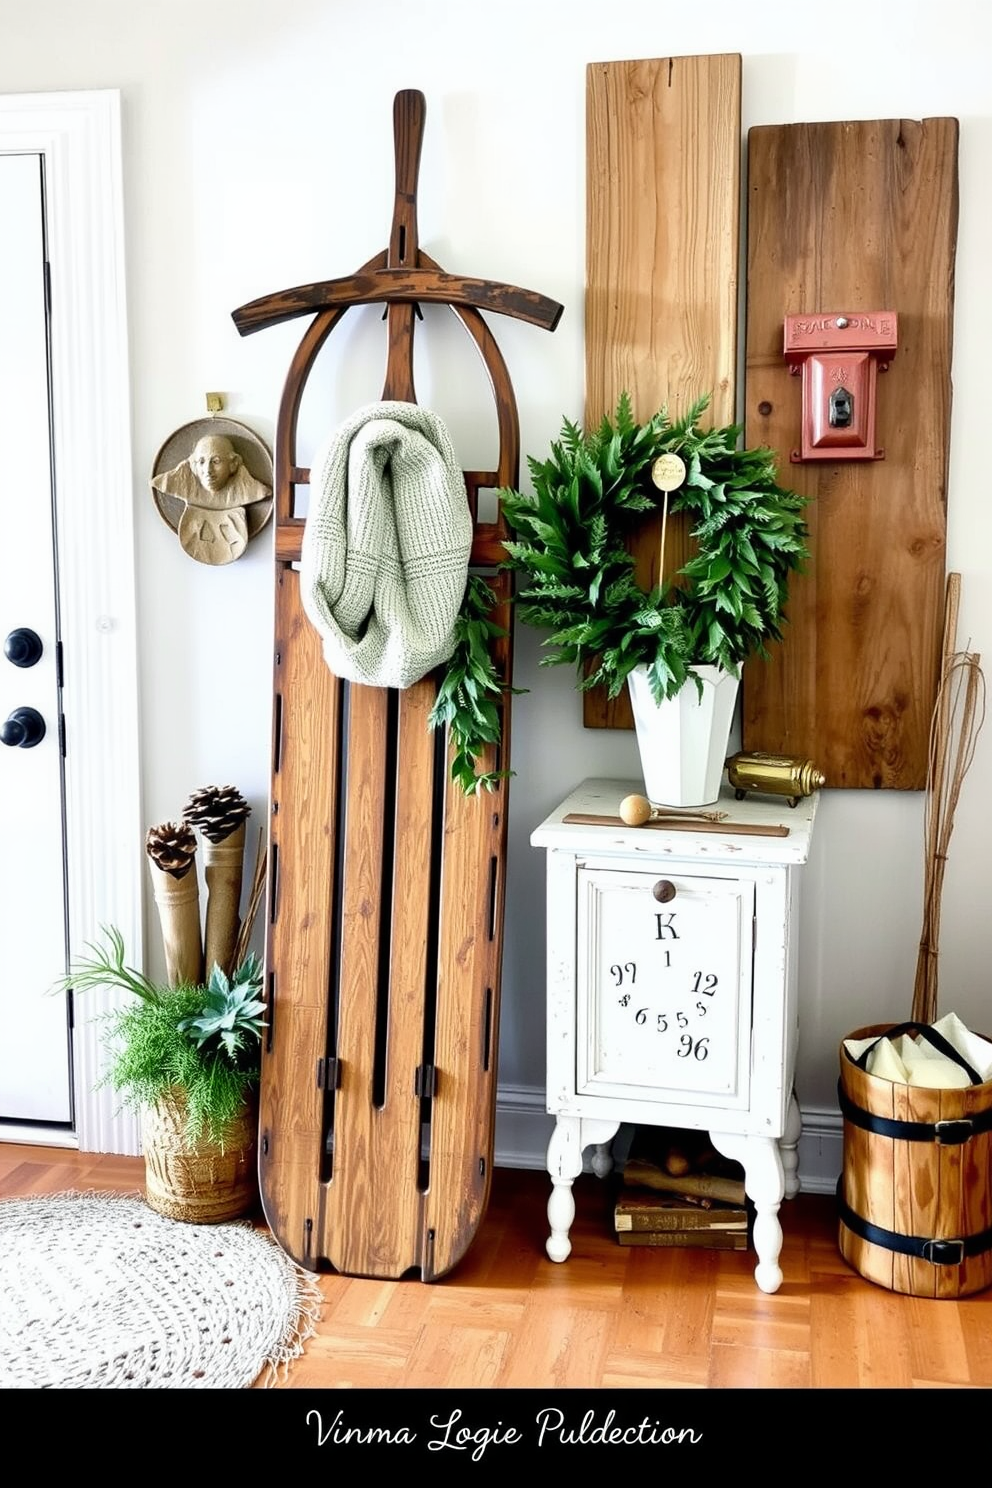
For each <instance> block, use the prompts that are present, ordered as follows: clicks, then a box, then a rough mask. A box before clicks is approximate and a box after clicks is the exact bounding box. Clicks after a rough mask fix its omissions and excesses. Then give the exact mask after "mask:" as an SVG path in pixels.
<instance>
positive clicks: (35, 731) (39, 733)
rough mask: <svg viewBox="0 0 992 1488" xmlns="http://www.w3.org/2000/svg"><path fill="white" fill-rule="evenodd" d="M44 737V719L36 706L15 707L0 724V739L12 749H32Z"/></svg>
mask: <svg viewBox="0 0 992 1488" xmlns="http://www.w3.org/2000/svg"><path fill="white" fill-rule="evenodd" d="M44 737H45V720H44V719H43V718H42V716H41V714H40V713H39V712H38V710H37V708H15V709H14V711H13V713H11V715H10V717H9V718H8V719H7V720H6V721H5V722H4V723H3V724H0V740H2V741H3V743H4V744H7V745H9V746H10V747H11V748H14V749H33V748H34V746H35V745H36V744H40V743H41V741H42V739H43V738H44Z"/></svg>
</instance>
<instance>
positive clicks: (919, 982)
mask: <svg viewBox="0 0 992 1488" xmlns="http://www.w3.org/2000/svg"><path fill="white" fill-rule="evenodd" d="M960 593H961V575H960V574H949V575H948V580H947V594H946V603H945V611H944V645H943V654H942V661H941V672H940V685H939V687H938V689H937V700H936V703H935V705H934V711H933V717H932V719H931V724H930V750H929V756H928V760H927V786H926V805H925V808H924V818H923V821H924V839H925V864H924V868H925V876H924V893H923V931H922V934H921V936H920V949H919V954H918V957H917V962H916V981H915V984H914V987H913V1010H912V1018H913V1021H914V1022H916V1023H933V1022H934V1021H935V1020H936V1017H937V981H938V968H937V963H938V954H939V949H940V901H941V894H942V892H943V886H944V868H945V866H946V863H947V850H948V845H949V843H950V839H951V833H952V831H953V830H954V813H955V810H956V808H957V804H958V796H959V795H960V792H961V785H962V782H963V780H964V777H965V775H966V774H967V773H968V770H969V768H970V766H971V762H972V760H973V759H974V755H975V744H976V741H977V739H978V735H979V733H980V732H981V729H982V725H983V723H984V722H985V677H984V675H983V673H982V669H981V666H980V661H981V658H980V656H978V655H977V654H976V653H975V652H972V651H958V650H956V649H955V647H956V636H957V619H958V605H959V601H960Z"/></svg>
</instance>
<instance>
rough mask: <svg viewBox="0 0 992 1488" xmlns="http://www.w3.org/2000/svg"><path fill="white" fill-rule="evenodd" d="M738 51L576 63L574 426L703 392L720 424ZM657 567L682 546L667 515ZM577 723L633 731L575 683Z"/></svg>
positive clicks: (640, 541) (727, 347)
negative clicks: (579, 309) (579, 209)
mask: <svg viewBox="0 0 992 1488" xmlns="http://www.w3.org/2000/svg"><path fill="white" fill-rule="evenodd" d="M740 111H741V59H740V56H738V55H736V54H727V55H717V56H702V57H659V58H651V59H643V60H635V61H627V62H593V63H590V64H589V66H588V68H587V69H586V298H585V348H586V350H585V361H586V394H585V423H586V427H587V428H588V427H592V426H595V425H597V424H598V423H599V422H600V420H601V419H602V417H603V415H604V414H606V413H610V414H612V413H613V412H614V410H615V409H616V405H617V400H618V398H619V396H620V394H621V393H622V392H624V391H626V392H629V393H630V396H631V402H632V406H633V410H634V415H635V417H636V418H638V419H647V418H650V417H651V415H652V414H654V413H656V412H657V411H658V409H659V408H661V407H662V406H663V405H667V406H668V408H669V411H670V413H671V414H672V416H673V417H677V416H678V415H679V414H680V413H683V412H684V411H685V410H686V409H687V408H688V407H689V406H690V405H691V404H692V403H693V402H694V401H695V400H696V399H697V398H698V397H700V396H701V395H702V394H704V393H708V394H709V395H710V398H711V402H710V407H709V409H708V410H707V413H706V415H705V416H704V420H703V422H704V423H710V424H712V425H713V426H714V427H719V426H722V425H724V424H728V423H733V422H734V419H735V408H736V404H735V389H736V368H737V283H738V236H739V234H738V219H739V210H740V132H741V129H740ZM659 539H660V519H658V518H652V519H651V520H649V521H648V522H646V523H644V524H643V526H642V528H641V529H640V531H639V532H638V533H637V535H636V537H635V539H634V543H633V551H634V552H635V554H636V555H637V561H638V567H637V573H638V576H639V579H640V581H641V582H642V583H643V584H644V585H645V586H646V587H650V586H651V585H652V584H654V583H655V582H657V579H658V550H659ZM665 546H666V563H665V567H666V570H667V571H668V572H669V573H672V572H674V571H675V570H676V569H677V568H679V567H681V565H682V564H683V563H685V562H686V560H687V559H688V557H689V556H690V553H691V546H690V541H689V537H688V530H687V526H686V524H685V522H684V520H683V519H682V518H681V517H676V518H672V519H670V520H669V523H668V528H667V532H666V544H665ZM583 719H584V722H585V725H586V727H587V728H633V726H634V725H633V715H632V713H631V710H630V703H629V702H628V699H627V695H626V693H622V694H621V695H620V696H619V697H618V698H616V699H614V700H613V701H610V700H609V699H608V698H607V696H606V693H605V690H604V689H601V688H597V689H594V690H593V691H591V692H587V693H585V694H583Z"/></svg>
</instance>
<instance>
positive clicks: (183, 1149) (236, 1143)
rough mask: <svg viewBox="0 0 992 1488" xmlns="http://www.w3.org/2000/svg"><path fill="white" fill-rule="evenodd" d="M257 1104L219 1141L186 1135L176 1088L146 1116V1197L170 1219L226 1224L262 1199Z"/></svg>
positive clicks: (182, 1104)
mask: <svg viewBox="0 0 992 1488" xmlns="http://www.w3.org/2000/svg"><path fill="white" fill-rule="evenodd" d="M257 1134H258V1103H257V1099H256V1098H253V1099H252V1100H251V1101H249V1102H247V1103H246V1105H245V1108H244V1110H243V1111H242V1113H241V1115H239V1116H237V1117H236V1118H235V1119H234V1120H233V1121H232V1122H231V1123H230V1125H229V1126H228V1127H226V1128H225V1130H224V1131H223V1133H222V1134H221V1138H220V1140H219V1141H215V1142H211V1141H208V1140H207V1138H206V1137H200V1138H199V1139H198V1140H197V1141H195V1142H190V1141H189V1140H188V1138H187V1136H186V1101H185V1097H184V1095H183V1092H182V1091H181V1090H175V1089H174V1090H173V1091H172V1092H171V1093H170V1095H169V1096H167V1097H163V1099H162V1100H160V1101H158V1102H157V1103H156V1104H155V1105H154V1106H151V1107H149V1108H148V1109H147V1110H146V1111H145V1113H144V1122H143V1128H142V1143H143V1148H144V1154H145V1198H146V1199H147V1201H148V1205H149V1207H150V1208H152V1209H154V1210H155V1211H156V1213H158V1214H164V1215H165V1216H166V1217H167V1218H168V1219H180V1220H185V1221H186V1223H188V1224H221V1223H223V1222H224V1221H225V1220H230V1219H237V1218H238V1217H239V1216H240V1215H243V1214H246V1213H247V1212H248V1211H249V1210H250V1209H252V1208H253V1207H254V1205H255V1203H256V1200H257V1198H258V1174H257V1145H256V1144H257Z"/></svg>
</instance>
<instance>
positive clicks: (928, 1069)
mask: <svg viewBox="0 0 992 1488" xmlns="http://www.w3.org/2000/svg"><path fill="white" fill-rule="evenodd" d="M930 1026H931V1027H932V1028H933V1030H934V1032H935V1033H939V1034H941V1035H942V1036H943V1037H944V1038H945V1039H946V1040H947V1042H948V1043H949V1044H950V1045H951V1047H952V1048H954V1049H956V1050H957V1052H958V1053H959V1054H960V1055H962V1056H963V1057H964V1058H965V1059H967V1060H968V1062H969V1064H971V1066H972V1067H973V1069H974V1070H975V1071H976V1072H977V1073H978V1075H979V1078H980V1079H981V1080H983V1081H984V1080H988V1079H990V1078H992V1044H990V1043H989V1041H988V1039H984V1038H980V1037H979V1035H978V1034H975V1033H972V1032H971V1030H970V1029H969V1028H968V1027H967V1025H966V1024H964V1023H963V1022H962V1021H961V1019H960V1018H959V1017H958V1016H957V1014H956V1013H947V1014H946V1015H945V1016H944V1017H943V1018H940V1019H938V1021H937V1022H935V1023H932V1024H931V1025H930ZM873 1045H874V1048H872V1046H873ZM844 1048H845V1049H846V1050H847V1052H848V1054H849V1055H850V1056H851V1058H852V1059H854V1060H858V1059H860V1057H861V1055H862V1054H863V1053H864V1052H865V1050H866V1049H872V1052H871V1053H870V1054H869V1056H868V1062H867V1065H866V1066H865V1068H866V1072H867V1073H868V1074H869V1075H874V1076H875V1077H876V1078H877V1079H880V1080H892V1081H893V1082H894V1083H895V1084H900V1085H923V1086H928V1087H929V1088H930V1089H932V1090H963V1089H965V1088H966V1087H967V1086H969V1085H971V1083H972V1081H971V1079H970V1077H969V1075H968V1073H967V1071H966V1070H964V1069H962V1068H961V1066H960V1065H959V1064H955V1063H954V1061H953V1060H951V1059H949V1058H948V1057H947V1055H946V1054H943V1053H942V1052H941V1051H940V1050H939V1049H935V1048H934V1047H933V1045H932V1044H929V1043H928V1042H927V1041H926V1039H922V1038H921V1039H919V1040H915V1039H912V1038H911V1037H910V1036H909V1035H908V1034H901V1035H900V1036H899V1037H898V1038H896V1039H889V1038H865V1039H845V1040H844Z"/></svg>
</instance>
